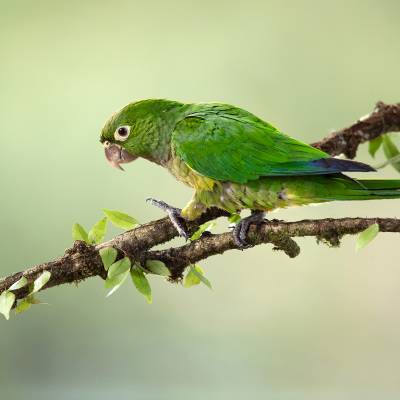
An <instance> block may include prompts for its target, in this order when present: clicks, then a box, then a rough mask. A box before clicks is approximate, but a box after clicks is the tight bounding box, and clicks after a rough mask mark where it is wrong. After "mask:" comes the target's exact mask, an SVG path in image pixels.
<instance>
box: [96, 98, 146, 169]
mask: <svg viewBox="0 0 400 400" xmlns="http://www.w3.org/2000/svg"><path fill="white" fill-rule="evenodd" d="M132 108H133V104H129V105H128V106H126V107H124V108H123V109H122V110H120V111H118V112H117V113H115V114H113V115H112V116H111V117H110V119H109V120H108V121H107V122H106V123H105V125H104V127H103V129H102V131H101V138H100V142H101V143H102V144H103V146H104V152H105V156H106V159H107V161H108V162H109V163H110V164H111V165H112V166H113V167H115V168H118V169H121V170H123V168H122V167H121V164H126V163H129V162H132V161H134V160H135V159H136V158H137V157H138V156H139V154H138V153H137V152H135V141H137V138H136V140H135V129H134V126H135V116H134V115H133V114H134V113H132ZM136 136H137V135H136Z"/></svg>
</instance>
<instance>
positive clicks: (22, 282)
mask: <svg viewBox="0 0 400 400" xmlns="http://www.w3.org/2000/svg"><path fill="white" fill-rule="evenodd" d="M27 283H28V279H26V278H25V277H24V276H22V277H21V278H20V279H19V280H17V282H15V283H14V284H13V285H11V286H10V287H9V288H8V290H17V289H21V288H22V287H24V286H25V285H26V284H27Z"/></svg>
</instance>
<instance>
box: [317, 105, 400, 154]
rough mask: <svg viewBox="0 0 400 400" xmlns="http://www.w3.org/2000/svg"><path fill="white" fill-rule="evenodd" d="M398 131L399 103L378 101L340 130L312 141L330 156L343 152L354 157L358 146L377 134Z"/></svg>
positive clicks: (399, 124)
mask: <svg viewBox="0 0 400 400" xmlns="http://www.w3.org/2000/svg"><path fill="white" fill-rule="evenodd" d="M399 131H400V103H398V104H385V103H383V102H381V101H380V102H378V103H377V104H376V106H375V109H374V111H372V113H371V114H369V115H366V116H365V117H362V118H360V119H359V120H358V121H357V122H355V123H354V124H353V125H351V126H349V127H348V128H344V129H341V130H340V131H337V132H333V133H332V134H331V135H329V136H328V137H327V138H325V139H323V140H321V141H320V142H316V143H313V144H312V146H314V147H317V148H319V149H321V150H323V151H325V152H327V153H329V154H331V155H332V156H337V155H339V154H344V155H345V156H346V157H347V158H354V157H355V156H356V154H357V149H358V146H359V145H360V144H361V143H364V142H368V141H370V140H372V139H375V138H377V137H378V136H381V135H384V134H385V133H389V132H399Z"/></svg>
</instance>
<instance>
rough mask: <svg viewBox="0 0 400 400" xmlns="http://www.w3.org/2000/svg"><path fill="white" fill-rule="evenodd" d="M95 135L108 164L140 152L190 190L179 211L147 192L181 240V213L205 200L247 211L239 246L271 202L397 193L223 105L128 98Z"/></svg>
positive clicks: (195, 213)
mask: <svg viewBox="0 0 400 400" xmlns="http://www.w3.org/2000/svg"><path fill="white" fill-rule="evenodd" d="M101 142H102V143H103V145H104V148H105V155H106V158H107V160H108V161H109V162H110V163H111V165H113V166H114V167H117V168H120V169H122V167H121V164H124V163H129V162H131V161H133V160H135V159H136V158H137V157H143V158H145V159H147V160H149V161H152V162H154V163H156V164H158V165H160V166H162V167H164V168H166V169H168V170H169V171H170V172H171V173H172V175H174V176H175V177H176V178H177V179H178V180H179V181H181V182H183V183H185V184H186V185H189V186H190V187H192V188H193V189H194V195H193V197H192V199H191V200H190V201H189V203H188V204H187V205H186V207H184V208H183V210H181V209H179V208H176V207H172V206H170V205H168V204H166V203H165V202H163V201H160V200H155V199H148V200H149V201H150V202H151V203H152V204H154V205H155V206H157V207H159V208H161V209H163V210H164V211H165V212H166V213H167V214H168V215H169V217H170V219H171V221H172V223H173V224H174V226H175V227H176V229H177V231H178V232H179V234H180V235H181V236H183V237H185V238H186V239H187V238H188V234H187V232H186V231H185V229H184V223H183V222H184V220H194V219H196V218H198V217H199V216H200V215H201V214H202V213H204V212H205V211H206V210H207V209H208V208H209V207H218V208H220V209H223V210H226V211H227V212H229V213H232V214H233V213H240V211H241V210H243V209H250V210H251V215H250V216H248V217H247V218H242V219H241V220H240V222H239V223H238V224H237V225H236V226H235V228H234V230H233V235H234V239H235V242H236V244H237V245H238V246H239V247H242V248H243V247H246V246H247V245H248V244H247V241H246V236H247V231H248V228H249V225H250V224H251V223H257V222H260V221H262V220H263V218H264V215H265V212H268V211H271V210H274V209H277V208H284V207H289V206H295V205H305V204H310V203H322V202H328V201H334V200H375V199H389V198H399V197H400V180H356V179H352V178H350V177H348V176H346V175H344V174H343V172H351V171H354V172H368V171H374V169H373V168H372V167H370V166H369V165H367V164H363V163H360V162H356V161H351V160H343V159H337V158H332V157H330V156H329V154H327V153H325V152H323V151H321V150H319V149H316V148H314V147H311V146H309V145H308V144H305V143H302V142H300V141H298V140H296V139H293V138H291V137H289V136H287V135H285V134H283V133H282V132H280V131H279V130H278V129H277V128H275V127H274V126H272V125H271V124H269V123H268V122H265V121H263V120H262V119H260V118H258V117H256V116H255V115H253V114H251V113H250V112H248V111H245V110H243V109H241V108H238V107H235V106H232V105H228V104H221V103H198V104H185V103H180V102H177V101H170V100H164V99H150V100H142V101H138V102H135V103H131V104H128V105H127V106H125V107H124V108H122V110H120V111H119V112H117V113H115V114H114V115H113V116H111V118H110V119H109V120H108V121H107V122H106V124H105V126H104V128H103V130H102V132H101Z"/></svg>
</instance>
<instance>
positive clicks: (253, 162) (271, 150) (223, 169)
mask: <svg viewBox="0 0 400 400" xmlns="http://www.w3.org/2000/svg"><path fill="white" fill-rule="evenodd" d="M215 108H216V107H214V108H213V109H211V110H207V111H202V112H195V113H193V114H191V115H189V116H188V117H186V118H185V119H184V120H182V121H180V122H179V123H178V124H177V125H176V127H175V130H174V132H173V135H172V144H173V148H174V151H175V154H176V155H177V156H178V157H180V158H181V159H182V160H184V161H185V162H186V163H187V164H188V165H189V166H190V167H191V168H192V169H193V170H195V171H196V172H198V173H199V174H201V175H203V176H207V177H210V178H213V179H216V180H221V181H231V182H237V183H245V182H247V181H249V180H254V179H258V178H259V177H261V176H294V175H307V174H324V173H334V172H338V171H337V169H335V170H332V165H328V164H330V163H327V162H326V161H325V162H322V163H321V162H320V161H318V160H321V159H322V160H324V159H325V160H332V159H330V158H327V157H329V156H328V155H327V154H326V153H324V152H323V151H321V150H318V149H315V148H313V147H311V146H309V145H307V144H305V143H302V142H299V141H297V140H295V139H292V138H290V137H289V136H286V135H284V134H282V133H281V132H279V131H278V130H277V129H276V128H274V127H273V126H272V125H270V124H268V123H266V122H264V121H262V120H260V119H258V118H257V117H255V116H254V115H252V114H250V113H247V112H246V111H244V110H241V109H238V108H232V109H226V110H224V109H221V107H219V108H218V109H215ZM322 160H321V161H322Z"/></svg>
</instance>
